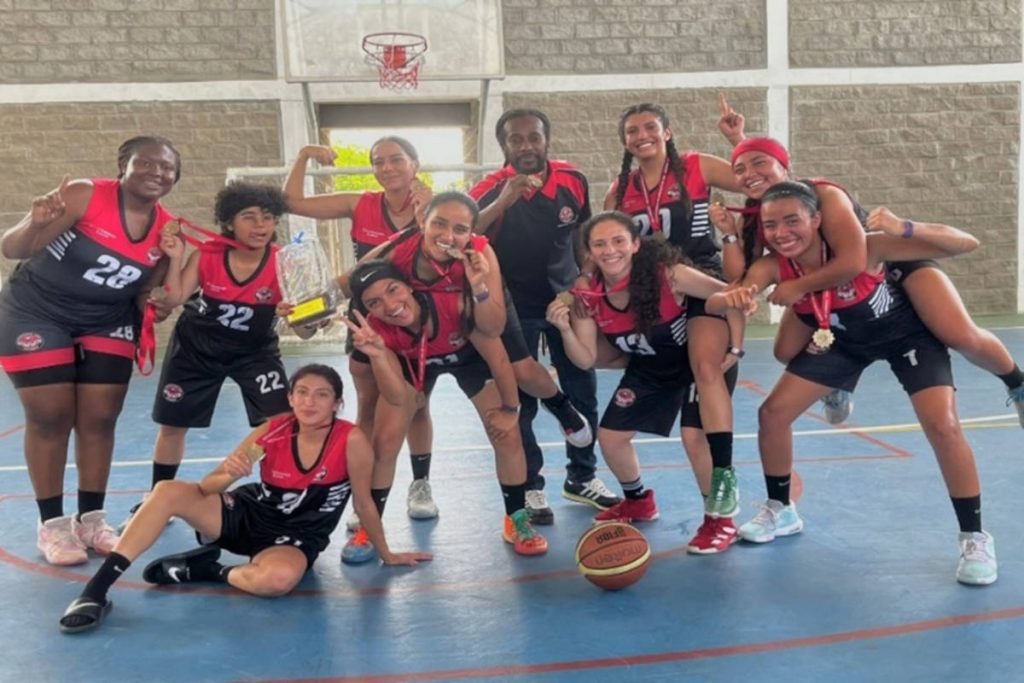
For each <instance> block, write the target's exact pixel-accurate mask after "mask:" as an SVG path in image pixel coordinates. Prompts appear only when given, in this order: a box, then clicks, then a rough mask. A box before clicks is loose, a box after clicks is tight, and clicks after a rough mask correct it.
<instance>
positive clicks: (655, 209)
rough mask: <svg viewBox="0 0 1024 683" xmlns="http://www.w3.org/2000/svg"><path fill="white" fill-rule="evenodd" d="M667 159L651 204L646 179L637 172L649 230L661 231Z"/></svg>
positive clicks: (667, 167)
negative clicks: (649, 222) (649, 224)
mask: <svg viewBox="0 0 1024 683" xmlns="http://www.w3.org/2000/svg"><path fill="white" fill-rule="evenodd" d="M668 169H669V166H668V159H667V158H666V159H665V166H664V167H663V168H662V170H661V180H659V181H658V196H657V197H655V198H654V200H655V201H654V204H653V205H652V204H651V193H650V192H649V191H648V189H647V181H646V180H644V175H643V173H642V172H641V173H638V174H637V175H638V176H639V180H640V191H641V192H642V193H643V195H644V204H645V205H646V209H647V218H648V219H650V221H651V232H661V216H660V215H659V213H660V212H661V200H662V198H663V197H664V196H665V185H666V184H667V183H666V182H665V181H666V180H667V179H668Z"/></svg>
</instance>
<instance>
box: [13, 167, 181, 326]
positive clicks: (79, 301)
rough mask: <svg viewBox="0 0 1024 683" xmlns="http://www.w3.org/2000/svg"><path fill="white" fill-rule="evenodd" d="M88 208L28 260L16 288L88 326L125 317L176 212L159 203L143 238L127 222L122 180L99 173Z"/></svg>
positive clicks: (27, 299)
mask: <svg viewBox="0 0 1024 683" xmlns="http://www.w3.org/2000/svg"><path fill="white" fill-rule="evenodd" d="M92 184H93V191H92V197H91V198H90V199H89V205H88V207H86V210H85V214H84V215H83V216H82V217H81V218H80V219H79V220H78V221H77V222H76V223H75V224H74V225H73V226H72V227H71V228H69V229H68V230H66V231H65V232H63V233H62V234H60V235H58V236H57V237H56V238H55V239H54V240H53V241H52V242H50V244H48V245H47V246H46V248H45V249H44V250H43V251H41V252H39V253H38V254H36V255H35V256H33V257H32V258H30V259H28V260H26V261H23V262H22V263H20V264H19V265H18V268H17V269H16V270H15V271H14V273H13V274H12V275H11V279H10V283H9V284H10V288H11V289H12V290H14V292H13V293H15V294H16V296H17V297H18V299H19V300H20V301H23V302H24V305H26V306H29V307H32V308H33V309H38V310H41V311H52V312H54V313H56V314H57V317H58V318H65V317H68V318H73V320H75V321H76V323H77V324H78V325H80V326H81V327H82V328H89V327H97V328H99V327H104V326H106V325H107V324H113V323H116V322H117V321H120V320H122V319H123V317H124V315H125V311H126V309H130V308H132V307H133V306H134V305H135V301H134V300H135V297H136V295H137V294H138V293H139V290H140V289H141V288H142V286H143V285H144V284H145V283H146V282H147V280H148V279H149V276H150V275H151V274H152V272H153V270H154V268H156V266H157V264H158V263H159V262H160V260H161V259H162V258H163V255H164V254H163V252H162V251H161V250H160V246H159V245H160V229H161V228H162V227H163V226H164V224H165V223H167V222H168V221H169V220H172V218H173V217H172V216H171V214H170V213H169V212H168V211H166V210H165V209H164V208H163V206H161V205H160V204H159V203H157V204H156V206H155V207H154V209H153V218H152V220H151V222H150V224H149V226H148V227H147V228H146V233H145V234H144V235H143V236H142V237H141V238H139V239H138V240H133V239H132V238H131V237H129V235H128V231H127V230H126V229H125V223H124V209H123V206H122V199H121V193H120V189H121V184H120V183H119V182H118V181H117V180H113V179H108V178H94V179H93V180H92Z"/></svg>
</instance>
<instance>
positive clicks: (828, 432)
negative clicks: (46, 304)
mask: <svg viewBox="0 0 1024 683" xmlns="http://www.w3.org/2000/svg"><path fill="white" fill-rule="evenodd" d="M1009 418H1014V420H1015V421H1014V422H1007V423H1006V424H992V425H988V424H985V423H988V422H998V421H999V420H1006V419H1009ZM1016 418H1017V415H1016V413H1006V414H1005V415H986V416H984V417H971V418H967V419H966V420H960V424H962V425H964V426H965V427H967V428H968V429H970V428H972V427H973V425H978V427H981V428H991V427H994V428H1003V427H1017V426H1018V424H1019V423H1018V422H1016ZM919 431H921V425H920V424H918V423H917V422H907V423H906V424H893V425H875V426H874V427H831V428H827V429H804V430H801V431H796V432H793V436H840V435H843V434H872V433H876V434H877V433H887V432H919ZM756 438H757V432H750V433H745V434H734V435H733V439H756ZM678 442H679V437H678V436H676V437H663V436H656V437H649V438H642V439H633V443H635V444H644V443H678ZM537 445H538V446H540V447H541V448H559V447H561V446H564V445H565V442H564V441H543V442H539V443H538V444H537ZM483 450H490V445H488V444H482V445H479V446H455V447H452V448H439V449H437V450H436V451H434V454H435V455H437V454H439V453H472V452H474V451H483ZM403 452H405V448H404V447H403ZM225 457H227V456H221V457H217V458H187V459H185V461H184V462H182V463H181V464H182V465H194V464H204V463H219V462H220V461H222V460H223V459H224V458H225ZM152 464H153V461H152V460H121V461H114V462H113V463H111V467H149V466H150V465H152ZM67 467H68V469H74V468H75V464H74V463H71V462H69V463H68V465H67ZM26 471H28V467H27V466H25V465H3V466H0V472H26Z"/></svg>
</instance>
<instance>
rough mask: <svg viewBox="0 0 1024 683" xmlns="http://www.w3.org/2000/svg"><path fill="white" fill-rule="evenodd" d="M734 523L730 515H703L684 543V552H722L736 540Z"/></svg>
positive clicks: (695, 553)
mask: <svg viewBox="0 0 1024 683" xmlns="http://www.w3.org/2000/svg"><path fill="white" fill-rule="evenodd" d="M737 538H738V537H737V536H736V525H735V524H733V523H732V518H730V517H711V516H709V515H704V523H703V524H701V525H700V528H699V529H697V533H696V535H694V537H693V538H691V539H690V542H689V543H687V544H686V552H688V553H692V554H694V555H711V554H714V553H724V552H725V551H726V550H728V549H729V546H731V545H732V544H733V543H735V542H736V540H737Z"/></svg>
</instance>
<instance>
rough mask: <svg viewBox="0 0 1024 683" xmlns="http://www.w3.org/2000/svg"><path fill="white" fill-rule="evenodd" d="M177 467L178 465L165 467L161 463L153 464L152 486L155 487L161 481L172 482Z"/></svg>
mask: <svg viewBox="0 0 1024 683" xmlns="http://www.w3.org/2000/svg"><path fill="white" fill-rule="evenodd" d="M178 467H179V466H178V465H165V464H163V463H161V462H154V463H153V484H152V486H156V485H157V484H159V483H160V482H162V481H172V480H173V479H174V477H175V476H177V474H178Z"/></svg>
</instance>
